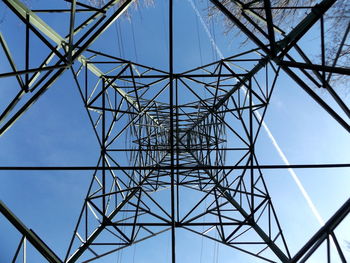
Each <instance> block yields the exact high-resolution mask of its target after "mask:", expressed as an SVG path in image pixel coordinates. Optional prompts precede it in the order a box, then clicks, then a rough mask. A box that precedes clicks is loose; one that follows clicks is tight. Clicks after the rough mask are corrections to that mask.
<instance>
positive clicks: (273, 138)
mask: <svg viewBox="0 0 350 263" xmlns="http://www.w3.org/2000/svg"><path fill="white" fill-rule="evenodd" d="M187 1H188V2H189V3H190V4H191V6H192V8H193V10H194V12H195V13H196V15H197V17H198V19H199V21H200V22H201V24H202V26H203V28H204V31H205V32H206V34H207V36H208V38H209V40H210V43H211V44H212V46H213V47H214V49H215V50H216V52H217V54H218V55H219V57H220V58H221V59H224V56H223V54H222V52H221V50H220V48H219V47H218V46H217V44H216V43H215V40H214V38H213V36H212V35H211V33H210V31H209V29H208V26H207V24H206V23H205V22H204V19H203V17H202V16H201V14H200V13H199V11H198V9H197V7H196V5H195V4H194V2H193V0H187ZM244 91H245V92H246V90H245V89H244ZM254 114H255V116H256V117H257V118H258V120H259V121H261V120H262V116H261V114H260V112H259V111H258V110H255V111H254ZM262 126H263V127H264V130H265V132H266V133H267V135H268V137H269V139H270V140H271V142H272V145H273V146H274V147H275V149H276V151H277V153H278V155H279V156H280V157H281V159H282V161H283V162H284V164H286V165H290V163H289V161H288V159H287V157H286V155H285V154H284V153H283V151H282V149H281V148H280V147H279V145H278V143H277V141H276V139H275V137H274V136H273V135H272V132H271V131H270V129H269V127H268V126H267V124H266V123H265V121H262ZM288 172H289V174H290V175H291V177H292V178H293V180H294V182H295V183H296V184H297V186H298V188H299V190H300V192H301V194H302V195H303V197H304V199H305V201H306V203H307V204H308V206H309V208H310V209H311V211H312V213H313V215H314V216H315V217H316V219H317V221H318V222H319V223H320V225H321V226H323V225H324V224H325V222H324V220H323V218H322V216H321V215H320V213H319V211H318V210H317V208H316V206H315V204H314V203H313V202H312V200H311V198H310V196H309V194H308V193H307V191H306V189H305V188H304V186H303V184H302V183H301V181H300V179H299V177H298V176H297V174H296V173H295V171H294V170H293V169H292V168H288Z"/></svg>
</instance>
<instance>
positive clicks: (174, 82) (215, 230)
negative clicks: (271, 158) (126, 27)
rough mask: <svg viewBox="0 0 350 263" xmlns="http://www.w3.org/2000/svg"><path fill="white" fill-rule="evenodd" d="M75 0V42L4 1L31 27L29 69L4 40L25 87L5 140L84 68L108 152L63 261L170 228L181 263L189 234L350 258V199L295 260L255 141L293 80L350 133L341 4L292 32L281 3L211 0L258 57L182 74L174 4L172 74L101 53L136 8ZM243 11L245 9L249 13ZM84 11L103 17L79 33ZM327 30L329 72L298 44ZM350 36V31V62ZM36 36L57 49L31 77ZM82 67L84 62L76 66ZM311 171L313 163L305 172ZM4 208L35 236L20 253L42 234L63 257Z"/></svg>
mask: <svg viewBox="0 0 350 263" xmlns="http://www.w3.org/2000/svg"><path fill="white" fill-rule="evenodd" d="M70 2H71V9H70V10H69V18H70V27H69V33H68V34H67V35H66V36H64V37H62V36H60V35H59V34H58V33H57V32H56V31H55V30H54V29H52V28H51V27H50V26H48V24H46V23H45V22H44V21H43V20H42V19H40V18H39V17H38V16H37V15H36V13H35V11H32V10H30V9H29V8H27V7H26V6H25V5H24V4H23V3H21V2H20V1H18V0H13V1H9V0H4V3H5V4H6V5H7V6H8V7H9V8H10V9H11V10H12V11H13V13H14V14H16V15H17V17H18V18H19V19H20V20H21V21H22V22H23V23H25V25H26V37H25V39H26V53H25V56H26V63H25V68H24V69H17V66H16V64H15V62H14V60H13V58H12V56H11V48H10V47H9V46H8V45H7V44H6V40H5V38H4V37H3V36H0V37H1V47H2V49H3V51H4V54H5V56H6V58H7V61H8V63H9V67H10V68H11V69H12V71H11V72H7V73H3V74H1V75H0V76H1V77H8V76H15V78H16V81H17V82H18V85H19V92H18V93H17V94H16V95H15V96H14V97H13V98H12V99H11V100H10V102H9V104H8V106H7V107H6V108H5V110H4V111H3V112H2V114H1V117H0V119H1V121H2V122H3V124H2V126H1V127H0V133H1V134H2V133H4V132H5V131H7V130H8V128H9V127H10V126H11V125H12V124H13V123H14V122H15V121H16V120H17V119H18V118H19V117H20V116H21V115H22V114H23V113H24V112H25V111H26V110H27V109H28V108H29V107H30V106H31V105H32V104H33V103H34V102H35V101H36V100H37V99H38V98H39V97H40V96H41V95H42V94H43V93H44V92H45V91H46V90H47V89H48V88H49V87H50V86H51V85H52V84H53V83H54V82H55V81H56V80H57V79H58V78H59V77H60V76H61V75H62V73H63V72H64V71H66V70H70V71H71V72H72V75H73V78H74V81H75V83H76V85H77V87H78V89H79V91H80V94H81V98H82V100H83V102H84V105H85V107H86V109H87V112H88V114H89V118H90V121H91V124H92V126H93V129H94V132H95V134H96V138H97V140H98V142H99V145H100V151H101V154H100V158H99V160H98V164H97V166H96V167H92V168H91V170H93V171H94V172H93V176H92V180H91V184H90V187H89V189H88V194H87V196H86V199H85V201H84V204H83V208H82V210H81V213H80V215H79V220H78V223H77V225H76V227H75V230H74V235H73V237H72V239H71V242H70V245H69V249H68V251H67V255H66V258H65V259H63V260H62V261H64V262H76V261H81V260H95V259H99V258H101V257H103V256H106V255H108V254H110V253H113V252H116V251H118V250H121V249H123V248H125V247H128V246H131V245H133V244H136V243H138V242H141V241H143V240H146V239H148V238H151V237H154V236H156V235H158V234H160V233H163V232H165V231H170V232H171V237H172V253H171V255H172V256H171V257H172V262H175V260H176V230H177V229H178V228H183V229H186V230H188V231H190V232H193V233H195V234H199V235H202V236H204V237H207V238H209V239H211V240H215V241H217V242H220V243H222V244H224V245H227V246H230V247H232V248H234V249H236V250H240V251H242V252H246V253H248V254H250V255H252V256H255V257H257V258H259V259H261V260H263V261H264V260H265V261H270V262H297V261H299V260H306V259H307V258H308V257H309V256H310V255H311V254H312V253H313V252H314V251H315V250H316V249H317V248H318V246H319V245H320V244H321V243H322V242H323V241H324V240H327V241H328V243H329V242H330V240H332V242H334V244H335V247H336V251H337V253H338V256H339V258H340V259H341V260H342V261H343V262H345V257H344V254H343V252H342V250H341V248H340V246H339V243H338V241H337V239H336V236H335V235H334V232H333V230H334V229H335V228H336V226H337V225H338V224H339V223H340V221H341V220H342V219H343V218H344V217H345V216H346V215H347V214H348V212H349V204H348V202H347V203H346V204H345V205H344V206H343V207H342V208H341V209H340V210H339V211H338V212H337V213H336V214H335V216H334V217H332V218H331V219H330V221H329V222H327V224H326V225H325V227H323V228H322V229H321V230H320V231H319V233H317V234H316V235H315V237H314V238H313V239H311V240H310V242H308V243H307V244H306V245H305V247H304V248H303V249H302V250H301V251H300V252H299V253H298V254H296V255H295V256H292V255H291V254H290V253H289V251H288V248H287V244H286V241H285V239H284V236H283V233H282V229H281V225H280V224H279V222H278V218H277V213H276V211H275V209H274V207H273V205H272V201H271V198H270V195H269V193H268V189H267V186H266V184H265V181H264V177H263V169H264V166H263V165H260V163H259V160H258V158H257V156H256V154H255V142H256V140H257V137H258V135H259V132H260V130H261V127H262V123H263V119H264V116H265V113H266V109H267V107H268V104H269V100H270V98H271V95H272V94H273V89H274V87H275V85H276V80H277V78H278V74H279V72H280V71H284V72H285V73H287V74H288V75H289V76H290V77H291V78H292V79H293V80H295V81H296V83H297V84H298V85H299V86H300V87H301V88H303V89H304V90H305V91H306V92H307V93H308V94H309V95H310V96H311V97H312V98H313V99H314V100H315V101H316V102H317V103H318V104H319V105H320V106H321V107H322V108H324V109H325V110H326V111H327V112H328V113H329V114H330V115H331V116H332V117H333V118H334V119H335V120H336V121H337V122H338V123H339V124H340V125H341V126H342V127H343V128H345V129H346V130H347V131H350V126H349V122H348V120H347V119H345V118H344V117H343V116H344V114H345V116H346V117H349V116H350V111H349V109H348V107H347V105H346V104H345V103H344V101H343V100H342V99H341V98H340V96H339V95H338V94H337V93H336V92H335V90H334V88H333V87H332V86H331V84H330V81H329V80H330V78H331V76H332V74H343V75H349V73H350V72H349V69H348V68H346V67H341V66H337V60H338V57H339V55H337V57H336V58H335V59H334V63H333V65H332V66H328V65H326V64H325V57H324V53H325V49H326V47H325V46H324V39H325V32H324V19H323V16H324V15H325V14H326V12H327V11H328V10H329V9H330V8H331V7H332V5H334V3H335V2H336V1H335V0H323V1H320V2H319V3H318V4H316V5H314V6H312V7H309V8H308V9H309V10H310V12H308V13H307V14H306V15H305V17H303V18H302V19H300V21H299V23H298V24H297V26H296V27H294V29H292V30H290V32H284V31H283V30H282V29H281V28H280V27H278V26H277V25H276V23H275V22H274V12H275V11H274V10H276V9H277V10H278V9H283V8H284V7H283V6H278V3H277V6H271V5H272V3H271V2H270V1H269V0H265V1H263V2H261V3H260V2H259V3H257V2H256V1H253V2H252V3H246V2H241V1H239V0H232V1H231V2H229V3H225V4H224V3H223V2H222V1H221V2H220V1H218V0H211V2H212V4H213V7H215V8H217V9H218V10H219V11H220V12H222V13H223V14H224V15H225V16H226V17H227V19H228V20H229V21H231V22H232V23H233V24H234V25H235V26H236V27H237V28H238V29H239V30H241V31H242V32H243V33H244V34H245V35H246V36H247V37H248V39H249V40H251V41H252V43H254V44H255V45H256V46H257V48H254V49H252V50H250V51H247V52H242V53H240V54H235V55H234V56H231V57H229V58H225V59H221V60H220V61H216V62H213V63H211V64H208V65H205V66H201V67H198V68H195V69H192V70H189V71H186V72H182V73H177V72H174V71H173V19H172V15H173V9H172V1H171V0H170V1H169V42H170V48H169V69H167V70H163V69H155V68H152V67H148V66H145V65H140V64H137V63H134V62H131V61H127V60H125V59H122V58H117V57H113V56H111V55H110V54H105V53H103V52H100V51H95V50H91V49H89V46H90V45H91V44H92V43H93V42H94V41H95V40H96V39H97V38H98V37H99V36H100V35H101V34H102V33H103V32H104V31H105V30H106V29H107V28H108V27H109V26H110V25H112V24H113V22H114V21H115V20H116V19H117V18H118V17H119V16H120V15H121V14H122V13H123V12H124V11H125V10H126V9H127V8H128V6H129V5H130V4H131V2H132V1H124V2H123V3H122V4H121V3H119V1H110V2H108V3H107V4H106V5H104V6H103V7H102V8H99V9H97V8H94V7H91V6H89V5H86V4H82V3H79V2H77V1H75V0H73V1H70ZM274 4H276V3H274ZM78 6H80V7H81V8H82V9H78V8H77V7H78ZM232 6H233V7H234V8H235V9H232ZM114 7H117V9H116V10H114V11H113V9H112V8H114ZM296 8H297V7H296ZM82 10H83V11H82ZM232 10H239V11H240V12H242V17H243V18H242V17H239V18H238V16H237V15H236V14H235V13H233V11H232ZM257 10H260V11H257ZM47 11H48V12H55V11H54V10H53V9H52V10H47ZM79 12H90V13H91V14H92V15H91V16H90V17H88V19H87V20H84V22H82V23H80V24H79V25H76V22H75V21H76V20H77V16H78V14H79ZM242 20H243V21H244V22H242ZM316 23H320V28H321V31H320V38H321V42H322V43H321V47H320V50H321V55H322V63H321V64H320V65H318V64H313V63H311V59H310V58H309V57H308V55H307V54H306V53H305V52H304V51H303V50H302V49H301V48H300V47H299V45H298V41H300V39H302V38H303V36H304V35H305V34H306V33H307V32H309V30H310V29H311V28H312V27H313V26H314V25H315V24H316ZM252 28H253V29H254V30H255V31H257V32H259V34H254V33H253V32H252ZM348 32H349V26H348V27H347V28H346V30H345V33H344V36H343V39H344V41H342V42H341V43H340V46H339V50H340V51H339V52H338V53H340V52H341V50H342V48H343V46H344V43H345V41H346V38H347V35H348ZM79 33H83V34H82V35H81V34H79ZM30 34H34V35H35V36H36V37H37V38H38V39H39V40H40V41H41V42H42V44H43V45H45V46H46V47H47V48H48V50H49V53H48V55H47V57H46V58H45V59H44V60H43V61H42V62H41V63H40V66H39V67H38V68H33V69H32V68H29V64H30V63H29V60H30V59H31V58H30V45H29V35H30ZM78 36H79V37H78ZM52 42H53V43H54V44H52ZM55 45H56V46H55ZM83 53H84V55H83ZM338 53H337V54H338ZM295 54H297V55H295ZM300 59H301V60H302V61H300ZM73 62H77V63H78V62H79V66H78V67H73V64H72V63H73ZM247 63H248V66H247ZM327 74H328V75H327ZM22 76H24V78H25V79H24V80H23V79H22ZM306 79H308V80H309V81H311V83H313V84H314V85H316V87H318V88H324V89H325V90H327V91H328V92H329V93H330V95H331V96H332V98H333V99H334V102H335V103H336V105H337V107H338V108H337V109H335V108H334V107H332V106H330V105H332V104H330V103H327V102H326V101H325V100H324V99H322V98H321V97H320V96H318V95H317V93H316V92H315V91H313V89H312V88H310V86H309V84H308V83H307V82H306ZM91 83H93V84H91ZM340 112H341V113H340ZM122 145H124V146H123V147H122ZM125 153H127V155H125ZM330 166H331V167H339V166H340V165H338V164H334V165H330ZM343 166H344V165H343ZM308 167H312V165H305V168H308ZM320 167H322V165H320ZM282 168H290V167H289V166H284V167H282ZM3 169H19V168H18V167H7V168H3ZM22 169H25V168H22ZM37 169H38V170H40V169H41V168H40V167H38V168H37ZM86 169H88V168H86ZM189 197H190V198H189ZM1 212H2V213H3V214H4V215H5V216H6V218H7V219H8V220H9V221H10V222H11V223H13V224H14V225H15V226H16V228H17V229H18V230H19V231H20V232H21V233H22V234H23V236H24V238H22V239H21V241H20V245H22V244H24V241H25V240H26V239H28V240H29V242H31V243H32V244H33V245H34V247H35V248H36V249H37V250H38V251H39V252H40V253H41V254H42V255H43V256H44V257H45V258H46V259H47V260H48V261H49V262H61V260H60V259H58V257H57V256H56V255H54V253H53V252H52V251H51V250H50V249H49V248H48V247H47V246H46V245H45V243H43V242H42V241H41V240H40V239H36V236H35V235H33V234H32V233H31V232H30V230H28V229H27V228H26V227H24V226H23V224H22V223H21V222H20V221H19V219H18V218H16V217H15V216H14V215H12V214H11V213H10V212H9V209H8V208H6V206H5V205H3V204H1ZM203 229H204V230H203ZM17 251H18V250H17ZM327 253H328V254H330V251H329V248H328V251H327ZM17 255H18V253H16V254H15V260H16V258H17Z"/></svg>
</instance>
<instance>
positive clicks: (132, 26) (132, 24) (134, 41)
mask: <svg viewBox="0 0 350 263" xmlns="http://www.w3.org/2000/svg"><path fill="white" fill-rule="evenodd" d="M130 24H131V32H132V40H133V43H134V52H135V59H136V62H138V56H137V49H136V38H135V30H134V23H133V21H132V19H130Z"/></svg>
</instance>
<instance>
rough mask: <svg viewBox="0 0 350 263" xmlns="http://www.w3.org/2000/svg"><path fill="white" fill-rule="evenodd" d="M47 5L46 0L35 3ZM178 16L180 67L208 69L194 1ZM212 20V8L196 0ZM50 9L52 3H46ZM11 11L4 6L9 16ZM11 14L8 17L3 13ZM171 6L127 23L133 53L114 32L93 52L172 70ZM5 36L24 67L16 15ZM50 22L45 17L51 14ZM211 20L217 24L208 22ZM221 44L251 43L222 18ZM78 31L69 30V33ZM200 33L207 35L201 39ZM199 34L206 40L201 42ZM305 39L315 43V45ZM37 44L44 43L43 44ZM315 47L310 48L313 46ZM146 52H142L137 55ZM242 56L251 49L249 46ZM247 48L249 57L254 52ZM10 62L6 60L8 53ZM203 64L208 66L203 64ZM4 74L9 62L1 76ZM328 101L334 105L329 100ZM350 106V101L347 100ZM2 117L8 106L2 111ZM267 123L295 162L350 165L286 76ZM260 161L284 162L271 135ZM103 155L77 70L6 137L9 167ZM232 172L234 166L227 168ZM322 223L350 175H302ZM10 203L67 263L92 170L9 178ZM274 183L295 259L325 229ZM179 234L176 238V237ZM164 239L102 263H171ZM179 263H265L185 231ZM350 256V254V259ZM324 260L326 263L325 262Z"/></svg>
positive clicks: (334, 131) (3, 154) (0, 27)
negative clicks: (226, 26) (76, 77)
mask: <svg viewBox="0 0 350 263" xmlns="http://www.w3.org/2000/svg"><path fill="white" fill-rule="evenodd" d="M27 2H29V5H30V6H32V7H39V6H40V5H41V4H42V3H43V2H45V1H43V0H40V1H39V0H36V1H27ZM174 2H175V9H174V12H175V14H174V19H175V20H174V65H175V67H174V68H175V71H176V72H182V71H185V70H188V69H191V68H193V67H196V66H199V65H200V64H201V63H203V64H205V63H209V62H212V61H214V60H216V59H219V55H218V54H217V53H216V52H215V50H213V47H212V45H211V43H210V41H209V39H208V36H207V34H206V32H205V30H204V29H203V27H202V25H201V23H200V21H198V18H197V17H196V15H195V13H194V12H193V9H192V7H191V5H190V4H189V2H188V1H187V0H175V1H174ZM195 2H196V3H197V4H198V9H199V11H200V12H201V14H202V15H203V16H205V14H206V11H205V8H206V6H207V2H206V1H205V0H204V1H195ZM46 4H47V3H46ZM2 7H3V4H2V3H1V4H0V9H2ZM2 12H4V11H2ZM167 13H168V10H167V4H166V1H155V5H154V6H150V7H148V8H144V7H142V8H140V9H135V8H134V6H132V7H131V9H130V16H131V18H132V23H133V25H132V26H133V28H134V35H135V40H136V42H135V46H134V42H133V36H132V27H131V24H130V22H129V20H128V19H126V18H122V19H120V22H119V23H120V24H119V26H120V30H121V32H122V41H123V46H122V47H119V46H118V39H117V38H116V32H117V30H119V29H117V28H118V26H112V27H110V29H108V30H107V31H106V32H105V33H104V35H103V36H102V37H101V38H100V39H99V40H97V41H96V43H95V44H94V45H93V48H94V49H96V50H101V51H103V52H106V53H110V54H113V55H115V56H121V57H123V58H125V59H128V60H132V61H136V62H138V63H141V64H145V65H147V66H153V67H157V68H160V69H165V70H166V69H167V65H168V58H167V53H168V35H167V34H168V28H167ZM5 18H6V19H5V21H4V22H3V23H2V24H0V31H1V32H2V33H3V34H4V35H5V38H8V39H9V42H10V43H11V44H12V45H11V48H13V52H14V54H15V55H14V56H15V60H16V62H17V61H18V62H17V63H18V64H19V65H23V58H22V57H23V49H24V43H23V38H22V37H23V34H13V33H12V32H13V30H14V29H16V30H18V32H20V31H21V30H22V32H23V26H21V25H20V22H19V21H18V20H15V19H14V17H13V16H12V15H11V13H10V12H9V11H7V12H6V16H5ZM43 18H45V16H43ZM61 20H62V18H60V17H59V16H57V17H56V18H53V19H52V20H51V21H52V22H51V23H49V24H50V25H51V26H53V27H54V28H55V29H57V30H61V32H64V30H65V29H64V28H65V26H66V25H64V24H63V23H62V24H59V23H58V22H59V21H61ZM206 22H207V20H206ZM208 26H209V28H210V29H211V30H213V32H212V33H213V34H214V36H215V40H216V43H217V45H218V47H219V48H220V50H221V51H222V53H223V54H224V56H230V55H233V54H235V53H237V52H238V50H240V48H241V47H240V41H241V40H242V37H241V36H236V35H235V34H234V33H233V32H229V33H228V34H224V31H225V29H224V27H223V25H222V20H220V19H216V20H214V21H213V22H209V23H208ZM67 28H68V27H67ZM197 34H198V35H197ZM198 36H199V39H200V41H199V40H198ZM308 37H309V38H305V39H304V40H303V41H305V43H306V42H308V41H309V40H313V39H312V37H310V36H308ZM34 41H35V40H34ZM306 48H309V47H308V46H306ZM135 49H136V53H135ZM241 49H242V48H241ZM247 49H248V47H244V48H243V50H247ZM33 52H34V53H33V57H34V56H37V55H38V56H37V57H36V58H35V59H38V60H39V58H40V57H44V56H45V54H44V52H41V50H40V48H37V49H33ZM0 56H1V57H3V53H2V51H0ZM201 60H202V61H201ZM4 68H5V67H4V66H2V65H1V63H0V70H1V72H3V71H4ZM1 83H2V85H1V86H2V87H1V89H2V91H1V94H4V95H2V96H1V97H3V98H0V101H1V103H3V102H2V101H3V100H6V96H8V95H9V94H11V92H12V90H13V89H14V85H15V82H14V80H13V79H1ZM320 94H321V95H322V96H323V97H327V96H328V95H327V94H322V92H320ZM345 99H346V100H347V101H348V100H349V98H345ZM0 109H2V108H0ZM266 123H267V124H268V126H269V128H270V129H271V131H272V133H273V135H274V136H275V138H276V140H277V141H278V143H279V145H280V147H281V148H282V150H283V151H284V153H285V154H286V156H287V158H288V159H289V161H290V163H292V164H307V163H349V162H350V156H349V154H348V149H349V146H350V137H349V136H348V134H347V132H346V131H345V130H344V129H343V128H342V127H340V126H339V125H338V124H337V123H336V122H335V121H334V120H332V119H331V117H329V116H328V114H327V113H326V112H325V111H323V110H322V109H321V108H320V107H319V106H318V105H317V104H316V103H315V102H314V101H313V100H312V99H311V98H310V97H309V96H308V95H307V94H306V93H305V92H304V91H302V89H301V88H299V87H298V86H297V85H296V84H295V83H294V82H293V81H292V80H291V79H289V78H288V77H287V76H285V75H284V74H283V73H282V74H281V76H280V77H279V80H278V82H277V86H276V89H275V91H274V95H273V96H272V100H271V103H270V105H269V109H268V112H267V116H266ZM257 155H258V158H259V161H260V163H261V164H282V163H283V162H282V160H281V158H280V157H279V156H278V154H277V152H276V150H275V149H274V147H273V146H272V144H271V142H270V140H269V138H268V137H267V135H266V133H265V131H263V130H262V131H261V134H260V138H259V140H258V142H257ZM98 157H99V147H98V144H97V141H96V138H95V137H94V134H93V131H92V128H91V126H90V123H89V121H88V117H87V114H86V112H85V110H84V108H83V103H82V101H81V99H80V97H79V94H78V90H77V88H76V87H75V86H74V83H73V80H72V78H71V75H70V73H69V72H66V73H65V74H64V75H63V76H61V78H60V79H59V80H58V81H57V82H56V83H55V84H54V85H53V86H52V87H51V89H50V90H49V91H48V92H47V93H46V94H45V95H44V96H43V97H42V98H41V99H40V100H39V101H38V102H37V103H35V104H34V105H33V107H31V108H30V110H28V111H27V112H26V114H25V115H24V116H23V117H22V118H21V119H20V120H19V121H17V122H16V124H15V125H14V126H13V127H12V128H11V129H10V130H9V131H8V132H7V133H6V134H5V135H3V136H2V137H1V138H0V162H1V163H0V165H1V166H7V165H23V166H26V165H28V166H29V165H34V166H39V165H43V166H50V165H53V166H54V165H95V164H96V163H97V160H98ZM227 162H228V163H227V164H230V163H229V160H227ZM296 172H297V174H298V176H299V177H300V180H301V181H302V183H303V184H304V186H305V188H306V190H307V191H308V193H309V194H310V196H311V198H312V200H313V201H314V203H315V205H316V207H317V208H318V210H319V211H320V214H321V216H322V217H323V218H324V219H325V220H327V219H328V218H329V217H330V216H331V215H332V214H333V213H334V212H335V210H336V209H337V208H338V207H340V205H341V204H342V203H343V202H344V201H345V200H346V199H347V198H348V189H349V185H350V184H349V182H350V181H349V177H348V173H349V169H326V170H296ZM0 178H1V184H0V199H1V200H3V201H4V202H5V203H6V204H7V205H8V207H10V208H11V209H12V210H13V211H14V212H15V214H16V215H17V216H18V217H20V218H21V219H22V220H23V221H24V222H25V224H26V225H27V226H28V227H30V228H32V229H34V230H35V232H36V233H37V234H39V235H40V237H41V238H42V239H43V240H44V241H45V242H46V243H47V244H48V245H49V246H50V247H51V248H52V249H53V250H54V251H55V252H56V253H57V254H58V255H59V256H61V257H63V256H64V254H65V251H66V249H67V246H68V242H69V240H70V238H71V235H72V233H73V228H74V224H75V222H76V219H77V217H78V213H79V211H80V208H81V206H82V204H83V198H84V197H85V195H86V191H87V188H88V184H89V182H90V179H91V173H89V172H67V171H65V172H51V171H50V172H0ZM264 178H265V180H266V182H267V185H268V189H269V191H270V194H271V196H272V199H273V201H274V205H275V208H276V211H277V214H278V216H279V218H280V222H281V225H282V229H283V231H284V234H285V237H286V239H287V243H288V245H289V248H290V250H291V253H292V254H294V253H295V252H296V251H297V250H298V249H299V248H300V247H301V246H302V245H303V243H305V241H307V240H308V238H310V237H311V235H312V234H313V233H314V232H315V231H317V229H318V228H319V225H318V222H317V221H316V219H315V217H314V215H313V214H312V213H311V211H310V209H309V207H308V206H307V204H306V202H305V200H304V198H303V197H302V195H301V193H300V191H299V189H298V188H297V186H296V184H295V183H294V181H293V180H292V179H291V177H290V175H289V174H288V172H287V171H283V170H277V171H271V170H268V171H266V172H265V177H264ZM349 224H350V222H349V220H348V221H347V222H344V225H343V226H341V227H342V228H340V230H339V231H340V232H341V235H340V237H339V239H338V240H339V241H340V243H341V244H342V245H344V244H345V240H350V234H349V231H346V229H349V226H350V225H349ZM0 233H5V235H3V234H0V235H1V236H0V261H3V262H7V261H8V253H9V252H10V251H11V250H12V251H13V249H14V247H15V246H16V242H17V240H19V239H18V238H19V237H18V236H15V235H14V232H13V231H11V228H10V227H9V226H8V225H7V224H6V223H5V222H4V221H3V218H2V217H0ZM169 233H170V232H169ZM169 233H165V234H162V235H160V236H157V237H155V238H153V239H152V240H148V241H145V242H144V243H140V244H137V245H136V246H135V247H131V248H128V249H126V250H125V251H124V252H121V253H117V254H114V255H112V256H109V257H106V258H105V259H104V260H101V261H100V262H113V261H115V262H119V261H118V260H121V261H120V262H166V260H168V261H167V262H169V260H170V252H171V246H170V235H169ZM177 239H178V240H179V242H178V247H177V253H178V262H200V260H202V261H201V262H216V259H218V262H256V260H255V258H253V257H250V256H247V255H245V254H242V253H240V252H238V251H236V250H233V249H231V248H227V247H224V246H222V245H216V244H215V243H213V242H212V241H210V240H208V239H203V238H201V237H197V236H195V235H193V234H191V233H189V232H186V231H184V230H178V231H177ZM346 253H347V256H349V257H350V253H349V252H346ZM318 257H319V258H318V259H315V262H321V261H318V260H320V259H322V258H323V257H322V255H318Z"/></svg>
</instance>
